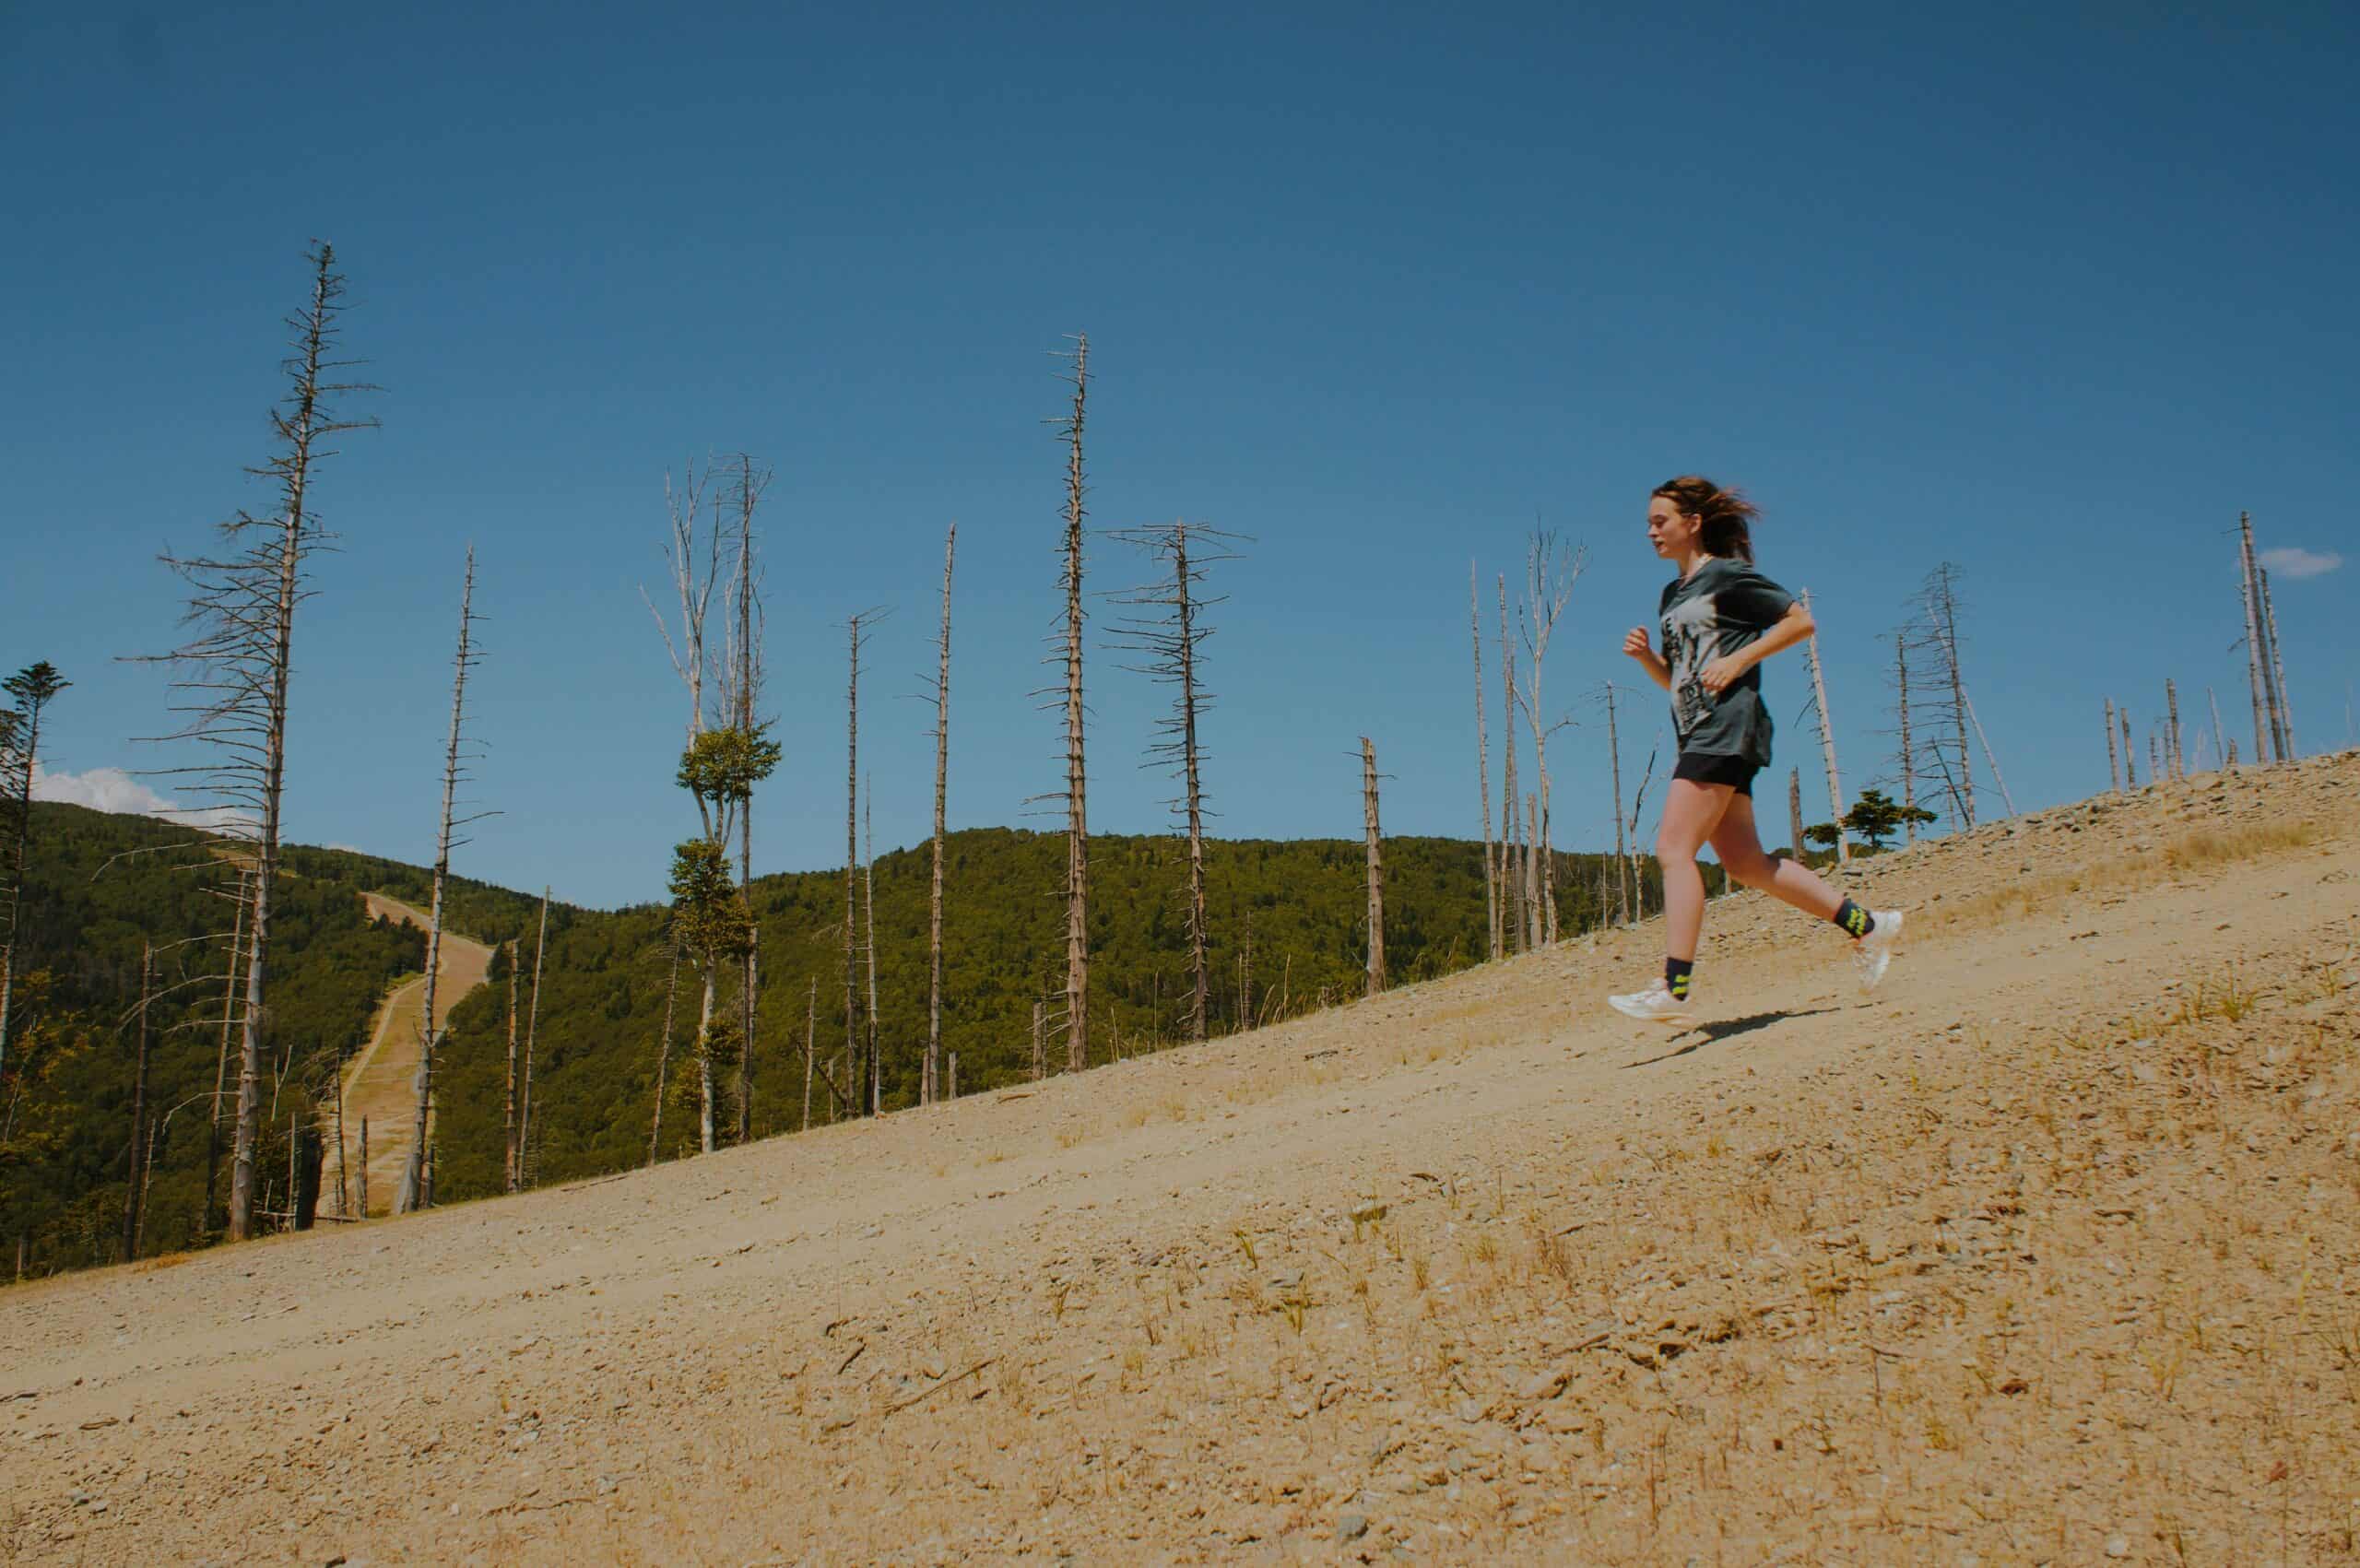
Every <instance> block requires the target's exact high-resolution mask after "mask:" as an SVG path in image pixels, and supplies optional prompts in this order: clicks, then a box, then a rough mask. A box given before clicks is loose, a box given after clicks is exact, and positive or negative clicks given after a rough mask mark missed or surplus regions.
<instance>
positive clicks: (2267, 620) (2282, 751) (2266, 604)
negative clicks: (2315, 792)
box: [2255, 566, 2302, 762]
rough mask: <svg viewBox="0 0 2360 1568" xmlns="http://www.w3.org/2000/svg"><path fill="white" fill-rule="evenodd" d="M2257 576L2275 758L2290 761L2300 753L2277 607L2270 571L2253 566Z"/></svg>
mask: <svg viewBox="0 0 2360 1568" xmlns="http://www.w3.org/2000/svg"><path fill="white" fill-rule="evenodd" d="M2255 571H2256V573H2257V575H2259V576H2260V579H2261V636H2262V641H2264V642H2266V643H2269V644H2270V689H2271V700H2272V706H2273V707H2274V708H2275V709H2276V710H2277V713H2278V760H2280V761H2282V762H2291V761H2294V760H2295V759H2296V758H2297V757H2299V756H2301V755H2302V753H2301V752H2300V751H2298V750H2296V749H2295V709H2294V705H2293V704H2292V703H2291V702H2289V701H2287V700H2286V658H2285V655H2284V654H2283V653H2281V652H2280V651H2279V646H2278V610H2277V607H2276V606H2275V605H2273V604H2272V603H2271V597H2270V572H2269V571H2268V570H2267V569H2266V568H2262V567H2259V566H2257V567H2256V568H2255Z"/></svg>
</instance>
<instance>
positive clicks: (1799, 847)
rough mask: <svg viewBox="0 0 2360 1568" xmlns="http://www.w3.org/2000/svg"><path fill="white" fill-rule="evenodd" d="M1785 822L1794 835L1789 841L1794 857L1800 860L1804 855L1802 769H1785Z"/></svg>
mask: <svg viewBox="0 0 2360 1568" xmlns="http://www.w3.org/2000/svg"><path fill="white" fill-rule="evenodd" d="M1787 823H1788V831H1791V832H1792V833H1793V835H1794V837H1793V838H1792V840H1791V841H1789V842H1790V843H1792V845H1793V848H1794V854H1795V858H1796V859H1797V860H1801V859H1803V856H1804V841H1803V771H1802V770H1801V769H1800V768H1789V769H1788V770H1787Z"/></svg>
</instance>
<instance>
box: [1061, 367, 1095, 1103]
mask: <svg viewBox="0 0 2360 1568" xmlns="http://www.w3.org/2000/svg"><path fill="white" fill-rule="evenodd" d="M1089 392H1090V337H1089V335H1088V334H1086V333H1085V334H1080V335H1078V336H1076V337H1075V338H1074V351H1073V414H1072V417H1071V418H1070V419H1068V420H1066V422H1065V427H1064V435H1065V438H1066V443H1067V444H1066V538H1065V571H1064V581H1063V584H1062V586H1063V587H1064V589H1065V596H1066V603H1065V629H1064V630H1065V658H1066V789H1065V796H1066V1067H1067V1070H1068V1071H1069V1072H1079V1071H1080V1070H1081V1068H1082V1067H1083V1065H1084V1064H1085V1063H1086V1062H1087V1061H1088V1060H1089V1046H1090V813H1089V809H1088V795H1087V787H1086V786H1087V782H1088V771H1087V769H1086V768H1085V767H1084V766H1083V758H1082V705H1081V630H1082V624H1083V622H1082V609H1081V537H1082V536H1081V525H1082V517H1083V511H1082V494H1083V484H1082V467H1081V430H1082V417H1083V414H1084V412H1085V409H1086V407H1087V402H1088V397H1089Z"/></svg>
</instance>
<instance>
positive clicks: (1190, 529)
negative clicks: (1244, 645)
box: [1115, 523, 1237, 1041]
mask: <svg viewBox="0 0 2360 1568" xmlns="http://www.w3.org/2000/svg"><path fill="white" fill-rule="evenodd" d="M1115 537H1117V538H1120V539H1123V540H1125V541H1126V542H1127V543H1130V544H1133V545H1137V546H1138V547H1139V548H1142V549H1144V550H1146V551H1147V552H1148V554H1149V555H1150V556H1151V557H1154V558H1156V559H1158V560H1161V561H1162V562H1163V563H1164V564H1165V566H1166V568H1167V570H1166V572H1164V573H1162V574H1160V575H1159V577H1158V578H1157V579H1156V580H1154V581H1152V582H1150V583H1149V584H1146V585H1145V586H1143V587H1139V588H1132V589H1129V590H1127V591H1125V592H1124V593H1122V594H1120V595H1117V596H1116V597H1117V602H1118V603H1121V604H1124V605H1127V606H1132V607H1140V608H1144V609H1146V610H1147V611H1148V612H1150V613H1148V614H1146V615H1144V616H1133V617H1130V618H1127V619H1124V620H1122V621H1121V622H1119V623H1118V625H1117V629H1116V633H1115V645H1116V646H1117V647H1120V648H1123V649H1125V650H1127V651H1128V652H1131V653H1135V654H1145V655H1146V657H1147V662H1146V663H1145V664H1143V665H1133V666H1126V667H1127V668H1131V669H1135V670H1138V671H1139V673H1141V674H1143V675H1146V676H1148V677H1150V678H1152V679H1154V680H1156V681H1158V682H1159V683H1162V684H1165V685H1168V686H1170V687H1172V688H1173V699H1172V708H1171V711H1170V713H1168V714H1166V715H1165V716H1164V717H1163V718H1161V719H1159V720H1157V721H1156V734H1157V735H1158V737H1160V738H1159V739H1158V740H1157V741H1156V742H1155V743H1154V744H1153V745H1151V746H1150V747H1149V749H1148V758H1149V761H1150V763H1152V764H1160V765H1162V766H1165V767H1168V768H1170V769H1171V770H1172V772H1174V774H1175V775H1176V776H1177V777H1178V779H1179V781H1180V794H1179V795H1178V796H1176V797H1174V799H1173V800H1172V801H1171V802H1170V806H1171V808H1172V810H1173V811H1174V815H1175V817H1176V818H1177V819H1178V826H1179V827H1180V829H1181V830H1182V831H1184V832H1185V833H1186V835H1187V855H1188V885H1187V889H1186V900H1187V941H1188V967H1189V975H1190V989H1191V997H1190V1002H1189V1008H1188V1038H1189V1039H1190V1040H1192V1041H1201V1040H1203V1039H1204V1038H1205V1035H1206V1031H1207V1029H1208V1027H1209V1013H1210V1008H1211V996H1212V960H1211V956H1210V946H1211V933H1210V923H1209V900H1208V898H1207V895H1206V890H1205V798H1206V797H1205V788H1204V748H1203V745H1202V735H1201V726H1202V722H1203V717H1204V714H1205V713H1206V712H1207V711H1208V710H1209V708H1210V707H1211V705H1212V701H1213V696H1212V693H1211V692H1209V691H1207V690H1205V688H1204V684H1203V680H1202V676H1203V667H1204V666H1203V658H1204V642H1205V639H1206V638H1208V637H1209V636H1211V635H1212V630H1211V628H1209V627H1208V626H1206V625H1205V624H1204V619H1203V617H1204V614H1205V612H1206V611H1207V610H1209V608H1211V607H1213V606H1215V605H1218V604H1221V603H1222V602H1223V601H1222V600H1221V598H1220V597H1219V596H1207V595H1204V594H1203V593H1201V592H1199V589H1200V587H1201V585H1202V584H1203V582H1204V580H1205V577H1206V575H1207V572H1208V569H1209V566H1210V565H1211V563H1212V562H1214V561H1222V560H1235V559H1237V558H1236V556H1235V555H1234V554H1233V553H1232V552H1230V551H1229V550H1227V549H1226V548H1224V547H1225V546H1226V545H1227V544H1229V543H1230V542H1233V540H1234V539H1235V538H1236V536H1234V535H1232V534H1226V533H1223V532H1221V530H1219V529H1216V528H1207V527H1203V526H1201V525H1196V524H1190V523H1174V524H1170V525H1166V526H1163V527H1158V528H1133V529H1126V530H1124V531H1122V532H1120V533H1118V534H1117V535H1115Z"/></svg>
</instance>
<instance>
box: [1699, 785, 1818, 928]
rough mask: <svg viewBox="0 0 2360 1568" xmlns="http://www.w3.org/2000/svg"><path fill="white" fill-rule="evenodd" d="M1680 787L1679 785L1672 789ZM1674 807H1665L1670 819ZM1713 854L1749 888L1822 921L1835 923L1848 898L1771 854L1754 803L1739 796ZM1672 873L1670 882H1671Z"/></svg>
mask: <svg viewBox="0 0 2360 1568" xmlns="http://www.w3.org/2000/svg"><path fill="white" fill-rule="evenodd" d="M1672 787H1673V788H1674V789H1677V788H1679V787H1680V786H1679V785H1678V784H1674V785H1673V786H1672ZM1670 814H1671V813H1670V808H1668V807H1667V808H1665V812H1664V815H1665V817H1666V818H1667V819H1669V818H1670ZM1712 845H1713V853H1714V854H1716V855H1719V856H1720V857H1721V864H1722V865H1723V866H1724V867H1728V869H1729V875H1730V877H1732V878H1735V879H1736V880H1738V881H1740V882H1742V883H1744V884H1745V885H1746V886H1747V887H1749V888H1758V889H1760V890H1762V891H1764V892H1765V893H1768V894H1769V895H1770V896H1771V897H1772V898H1774V899H1776V900H1778V901H1779V902H1781V903H1790V904H1792V905H1794V906H1795V907H1796V908H1797V909H1799V910H1801V911H1802V912H1803V913H1804V914H1815V915H1817V916H1818V917H1819V918H1820V919H1822V920H1833V919H1835V912H1836V911H1837V910H1838V909H1840V908H1842V907H1843V905H1844V895H1843V894H1842V893H1839V892H1837V891H1836V890H1835V889H1834V888H1831V887H1829V886H1828V885H1827V884H1826V883H1825V882H1823V881H1822V880H1821V879H1820V877H1819V873H1817V872H1816V871H1813V870H1812V869H1811V867H1808V866H1805V865H1804V864H1803V863H1802V862H1801V861H1799V860H1789V859H1788V858H1787V857H1786V856H1784V855H1770V854H1767V853H1765V852H1764V849H1763V847H1762V838H1761V835H1760V834H1759V833H1757V832H1756V831H1754V826H1753V801H1752V798H1751V797H1750V796H1742V795H1740V796H1738V797H1737V798H1736V799H1734V800H1732V801H1730V802H1729V809H1728V810H1727V811H1724V812H1723V813H1721V817H1720V820H1719V822H1718V824H1717V826H1716V827H1715V828H1714V830H1713V835H1712ZM1669 879H1670V878H1669V874H1667V877H1666V880H1667V883H1668V882H1669Z"/></svg>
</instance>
